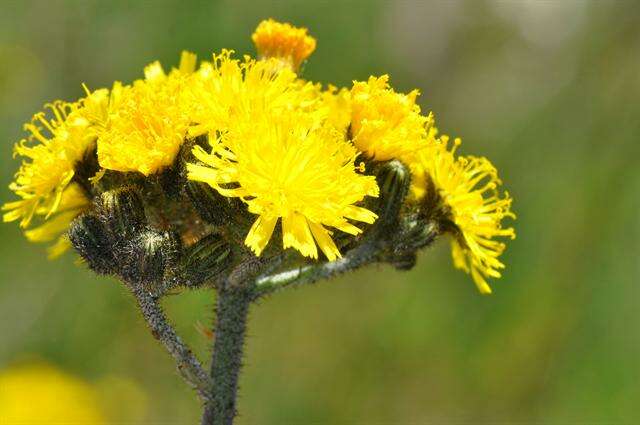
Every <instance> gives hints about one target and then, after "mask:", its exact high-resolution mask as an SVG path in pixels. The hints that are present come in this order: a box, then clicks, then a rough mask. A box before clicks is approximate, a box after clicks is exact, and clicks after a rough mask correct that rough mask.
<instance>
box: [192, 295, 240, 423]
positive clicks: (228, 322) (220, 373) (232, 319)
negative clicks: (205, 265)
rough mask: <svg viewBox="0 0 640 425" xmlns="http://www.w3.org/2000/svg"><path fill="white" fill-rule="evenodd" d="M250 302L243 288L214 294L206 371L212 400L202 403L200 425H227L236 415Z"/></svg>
mask: <svg viewBox="0 0 640 425" xmlns="http://www.w3.org/2000/svg"><path fill="white" fill-rule="evenodd" d="M251 300H252V297H251V294H250V292H249V291H247V290H246V289H239V288H227V289H222V290H220V291H219V292H218V300H217V303H216V324H215V328H214V336H215V342H214V345H213V356H212V360H211V372H210V375H211V384H212V386H211V390H210V394H211V396H212V398H211V400H209V401H208V402H206V403H205V408H204V413H203V416H202V425H231V424H232V423H233V419H234V417H235V416H236V413H237V411H236V398H237V393H238V376H239V374H240V368H241V367H242V353H243V348H244V337H245V331H246V326H247V315H248V313H249V305H250V304H251Z"/></svg>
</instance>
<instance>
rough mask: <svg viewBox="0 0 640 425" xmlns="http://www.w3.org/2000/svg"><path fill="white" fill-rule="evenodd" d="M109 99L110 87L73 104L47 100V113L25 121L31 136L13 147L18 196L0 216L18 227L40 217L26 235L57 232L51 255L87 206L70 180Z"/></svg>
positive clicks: (48, 236)
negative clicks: (16, 158) (16, 159)
mask: <svg viewBox="0 0 640 425" xmlns="http://www.w3.org/2000/svg"><path fill="white" fill-rule="evenodd" d="M109 102H110V95H109V91H108V90H106V89H100V90H97V91H95V92H93V93H89V94H88V95H87V97H86V98H84V99H81V100H80V101H78V102H74V103H67V102H62V101H56V102H53V103H51V104H47V105H46V108H47V110H48V114H47V113H45V112H39V113H37V114H35V115H34V117H33V119H32V120H31V122H29V123H27V124H25V129H26V130H27V131H28V132H29V133H30V136H29V137H28V138H26V139H23V140H21V141H20V142H19V143H17V144H16V146H15V148H14V152H15V155H19V156H22V157H24V158H25V159H24V160H23V161H22V165H21V166H20V169H19V170H18V172H17V173H16V176H15V181H14V182H12V183H11V184H10V185H9V188H10V189H11V190H12V191H13V192H15V193H16V195H18V196H19V197H20V198H21V199H20V200H18V201H13V202H8V203H6V204H4V205H3V206H2V209H3V210H4V211H7V212H5V214H4V216H3V220H4V221H5V222H6V221H14V220H20V226H21V227H23V228H28V227H29V226H30V225H31V223H32V220H33V219H34V217H39V218H40V221H42V222H43V223H41V224H40V225H39V226H38V227H36V228H34V229H31V230H27V231H26V232H25V234H26V236H27V238H28V239H29V240H31V241H36V242H45V241H51V240H54V239H56V238H57V237H59V236H60V238H59V239H58V242H56V244H55V245H54V247H53V248H52V250H51V251H50V255H52V256H56V255H58V254H60V253H61V252H63V251H64V249H65V248H66V247H68V243H67V242H66V238H65V237H64V235H62V234H63V233H64V232H65V230H66V228H67V227H68V225H69V223H70V222H71V220H72V219H73V218H74V217H75V216H76V215H78V214H79V213H80V212H81V211H82V210H83V208H84V207H85V206H86V205H88V204H89V199H88V197H87V195H86V194H85V193H84V192H83V191H82V190H81V189H80V187H79V186H78V185H77V184H74V183H72V180H73V178H74V176H75V170H76V166H77V164H78V163H79V162H80V161H82V160H83V158H84V157H85V155H86V153H87V152H88V151H89V150H90V149H92V148H93V147H95V140H96V137H97V134H98V133H99V131H100V128H101V127H102V126H103V125H104V122H106V115H107V109H108V105H109ZM61 235H62V236H61Z"/></svg>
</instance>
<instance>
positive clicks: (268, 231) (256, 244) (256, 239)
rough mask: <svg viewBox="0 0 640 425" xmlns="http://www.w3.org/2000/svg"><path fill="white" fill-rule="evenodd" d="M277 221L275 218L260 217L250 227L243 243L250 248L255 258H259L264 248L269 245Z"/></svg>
mask: <svg viewBox="0 0 640 425" xmlns="http://www.w3.org/2000/svg"><path fill="white" fill-rule="evenodd" d="M277 221H278V218H277V217H276V218H265V217H264V216H262V215H261V216H259V217H258V219H257V220H256V221H255V222H254V223H253V225H252V226H251V229H250V230H249V233H248V234H247V237H246V239H245V240H244V243H245V245H247V246H248V247H249V248H251V250H252V251H253V253H254V254H256V256H260V254H261V253H262V250H263V249H264V247H265V246H267V244H268V243H269V239H271V235H272V234H273V229H274V228H275V226H276V222H277Z"/></svg>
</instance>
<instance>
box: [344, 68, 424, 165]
mask: <svg viewBox="0 0 640 425" xmlns="http://www.w3.org/2000/svg"><path fill="white" fill-rule="evenodd" d="M418 95H419V92H418V90H413V91H411V92H410V93H409V94H401V93H396V92H395V91H394V90H393V89H392V88H391V87H390V86H389V76H388V75H383V76H381V77H369V80H368V81H367V82H359V81H354V83H353V87H352V89H351V110H352V116H351V133H352V137H353V143H354V144H355V145H356V147H357V148H358V150H360V151H362V152H364V153H365V154H366V155H367V156H368V157H370V158H374V159H376V160H377V161H387V160H390V159H394V158H395V159H399V160H401V161H404V162H408V159H409V158H410V157H411V156H412V155H414V154H415V152H416V151H417V150H418V149H419V148H420V147H421V146H422V145H423V141H424V139H426V138H427V134H428V130H429V128H430V127H431V126H433V117H432V116H431V115H429V116H428V117H425V116H423V115H421V114H420V106H418V105H417V104H416V98H417V97H418Z"/></svg>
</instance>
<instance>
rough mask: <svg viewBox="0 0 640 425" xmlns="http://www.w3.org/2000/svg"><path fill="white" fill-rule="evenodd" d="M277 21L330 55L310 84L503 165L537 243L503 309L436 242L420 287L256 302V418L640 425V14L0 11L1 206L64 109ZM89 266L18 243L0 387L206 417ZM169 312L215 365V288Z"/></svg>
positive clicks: (224, 8) (524, 245)
mask: <svg viewBox="0 0 640 425" xmlns="http://www.w3.org/2000/svg"><path fill="white" fill-rule="evenodd" d="M267 17H274V18H276V19H279V20H286V21H290V22H292V23H295V24H297V25H302V26H306V27H308V28H309V29H310V32H311V34H313V35H314V36H316V37H317V39H318V49H317V51H316V53H315V54H314V55H313V56H312V58H311V60H310V61H309V63H308V64H307V66H306V69H305V76H306V77H307V78H310V79H313V80H317V81H323V82H332V83H334V84H337V85H350V82H351V80H353V79H360V80H362V79H366V78H367V77H368V76H369V75H371V74H373V75H379V74H382V73H389V74H390V75H391V81H392V84H394V86H395V87H396V88H398V89H399V90H404V91H408V90H410V89H411V88H414V87H418V88H420V89H421V91H422V96H421V98H420V103H421V105H422V106H423V108H424V109H425V110H433V111H434V112H435V113H436V117H437V119H438V122H439V127H440V128H441V129H442V130H444V132H446V133H449V134H452V135H459V136H461V137H463V141H464V144H463V150H462V151H463V152H464V153H468V154H480V155H487V156H488V157H489V158H490V159H491V160H492V161H493V162H494V163H495V164H496V166H497V167H498V169H499V170H500V172H501V177H502V178H503V180H504V182H505V187H506V188H507V189H508V190H509V192H510V193H511V194H512V195H513V198H514V206H515V211H516V212H517V214H518V220H517V222H516V223H515V225H516V229H517V232H518V239H517V240H515V241H514V242H513V243H510V244H509V247H508V250H507V252H506V254H505V256H504V261H505V262H506V263H507V265H508V266H507V269H506V272H505V273H504V277H503V279H501V280H498V281H496V282H495V283H494V284H493V289H494V294H493V295H492V296H489V297H482V296H480V295H479V294H478V293H477V291H476V290H475V288H474V285H473V282H472V281H471V279H470V278H469V277H468V276H466V275H465V274H463V273H461V272H458V271H456V270H454V269H453V267H452V265H451V260H450V255H449V246H448V243H446V241H440V243H439V244H437V246H436V247H435V248H433V249H430V250H428V251H427V252H424V253H423V254H422V255H421V258H420V259H419V263H418V266H417V267H416V268H415V269H414V270H412V271H410V272H404V273H401V272H396V271H393V270H391V269H390V268H388V267H377V268H370V269H367V270H363V271H360V272H357V273H354V274H350V275H348V276H345V277H342V278H339V279H336V280H335V281H332V282H328V283H323V284H321V285H318V286H315V287H309V288H304V289H299V290H295V291H291V292H285V293H281V294H278V295H277V296H275V297H272V298H271V299H269V300H267V301H265V302H264V303H263V304H261V305H259V306H257V307H256V308H254V309H253V311H252V314H251V317H250V330H249V339H248V346H247V347H248V349H247V357H246V362H245V363H246V367H245V368H244V373H243V376H242V379H241V383H240V385H241V399H240V402H239V409H240V412H241V416H240V418H239V421H238V422H239V423H240V424H288V423H292V424H309V423H327V424H329V423H331V424H334V423H335V424H338V423H345V424H347V423H349V424H351V423H358V424H371V423H379V424H382V423H384V424H392V423H394V424H395V423H398V424H423V423H450V424H453V423H460V424H467V423H469V424H471V423H474V424H475V423H516V422H518V423H544V424H547V423H548V424H555V423H571V424H583V423H607V424H613V423H615V424H618V423H619V424H632V423H640V414H639V413H638V412H640V409H638V401H640V400H638V398H637V397H638V396H639V394H640V366H639V362H640V360H639V359H640V324H639V318H638V316H637V315H636V316H634V313H636V314H637V313H638V307H640V292H639V289H638V288H639V286H638V285H639V284H640V268H639V267H640V266H639V264H640V263H639V261H638V260H639V253H640V249H639V248H640V244H639V242H638V241H639V240H640V225H639V224H638V211H639V210H640V208H639V206H640V205H639V204H640V202H639V201H640V178H639V175H640V159H639V155H640V148H639V146H640V144H639V142H640V140H639V138H640V121H639V120H638V118H639V117H640V5H639V4H638V3H637V2H622V1H616V2H614V1H592V2H583V1H571V0H556V1H545V2H543V1H531V2H525V1H513V2H500V1H471V0H470V1H460V2H458V1H414V2H405V1H402V2H400V1H398V2H384V1H375V2H366V3H364V2H302V1H300V2H294V1H278V2H264V1H244V0H243V1H219V2H216V1H211V0H207V1H187V0H176V1H139V2H126V1H104V2H103V1H41V2H38V1H36V2H34V1H15V2H13V1H7V0H0V139H1V140H2V141H3V142H2V143H1V144H0V173H1V174H0V181H1V182H3V183H2V187H1V189H0V200H1V201H2V202H5V201H8V200H11V199H13V198H12V196H11V194H10V192H9V190H8V189H7V187H6V186H7V184H8V183H9V181H10V180H11V178H12V175H13V173H14V172H15V171H16V169H17V167H18V162H17V161H15V160H12V159H11V151H12V144H13V142H15V141H17V140H19V139H20V138H21V137H22V134H23V133H22V131H21V126H22V123H23V122H25V121H27V120H28V119H29V118H30V116H31V114H32V113H33V112H35V111H36V110H38V109H39V108H40V107H41V105H42V104H43V103H44V102H46V101H49V100H52V99H58V98H60V99H74V98H77V97H79V96H80V95H81V94H82V90H81V87H80V83H82V82H85V83H87V85H88V86H89V87H91V88H98V87H102V86H109V85H110V84H111V82H112V81H113V80H114V79H118V80H123V81H131V80H133V79H135V78H137V77H140V76H141V74H142V67H143V66H144V65H146V64H147V63H149V62H151V61H153V60H155V59H160V60H161V61H162V62H163V64H165V67H169V66H171V65H174V64H176V63H177V60H178V56H179V53H180V50H181V49H189V50H192V51H195V52H197V53H198V54H199V56H200V57H207V58H208V57H209V55H210V53H211V52H212V51H219V50H220V49H221V48H223V47H228V48H233V49H235V50H236V51H238V52H241V53H245V52H246V53H253V49H252V46H251V42H250V35H251V33H252V31H253V29H254V27H255V26H256V24H257V23H258V22H259V21H260V20H261V19H263V18H267ZM74 261H75V259H74V255H73V254H68V255H66V256H65V257H64V258H62V259H61V260H57V261H54V262H49V261H47V259H46V256H45V252H44V248H43V247H41V246H38V245H33V244H30V243H28V242H27V241H26V240H25V239H24V238H23V236H22V235H21V234H20V231H19V229H18V227H17V226H16V225H15V224H13V223H12V224H4V225H0V369H2V368H5V367H8V366H9V365H11V364H14V363H16V362H23V361H28V360H30V359H40V360H45V361H47V362H49V363H51V364H54V365H56V366H58V367H61V368H63V369H64V370H66V371H68V372H70V373H73V374H76V375H79V376H81V377H83V378H84V379H86V380H87V381H89V382H91V383H95V384H96V386H97V388H99V391H100V394H101V397H102V398H103V399H104V403H105V405H106V406H107V409H108V410H109V412H108V414H109V417H110V419H111V420H112V421H114V422H129V423H131V422H134V423H140V422H145V423H167V424H187V423H195V422H197V421H198V417H199V415H200V407H199V404H198V402H197V401H196V399H195V397H194V394H193V393H192V392H191V390H190V389H189V388H187V386H186V385H185V384H184V383H183V382H182V381H181V379H180V378H179V376H178V375H177V373H176V372H175V368H174V365H173V363H172V361H171V360H170V358H169V357H168V355H166V354H165V352H164V351H163V349H162V348H161V347H160V346H159V345H158V344H157V343H156V342H155V340H154V339H153V338H152V337H151V336H150V334H149V333H148V332H147V330H146V329H145V326H144V324H143V322H142V320H141V318H140V316H139V315H138V312H137V311H136V309H135V308H134V303H133V301H132V299H131V298H130V297H129V296H128V295H127V294H126V292H125V291H124V290H123V289H122V288H121V287H120V286H119V285H118V284H117V282H116V281H114V280H113V279H108V278H97V277H95V276H94V275H93V274H92V273H90V272H89V271H88V270H86V269H85V268H83V267H78V266H76V265H75V264H74ZM166 306H167V308H168V310H169V312H170V315H171V316H172V318H174V320H175V322H176V325H177V327H178V329H179V330H180V331H181V332H182V333H183V334H184V335H185V337H186V339H187V340H188V341H189V342H190V343H192V344H193V345H194V346H195V347H196V349H197V351H198V353H199V354H200V355H201V356H202V357H203V358H207V357H208V355H209V354H208V353H209V351H208V345H209V341H208V340H207V339H206V337H205V336H203V335H202V334H201V332H199V331H198V330H197V328H198V324H201V325H204V326H205V327H206V326H208V325H209V323H210V320H211V317H212V308H213V294H212V293H210V292H206V291H202V292H199V293H189V294H183V295H180V296H174V297H171V298H170V299H169V300H167V302H166ZM118 382H120V384H118ZM123 382H126V384H123ZM114 388H116V390H114ZM127 388H128V389H127Z"/></svg>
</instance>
